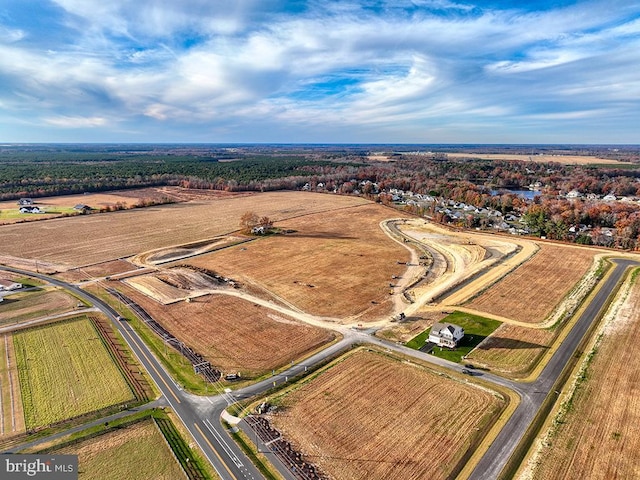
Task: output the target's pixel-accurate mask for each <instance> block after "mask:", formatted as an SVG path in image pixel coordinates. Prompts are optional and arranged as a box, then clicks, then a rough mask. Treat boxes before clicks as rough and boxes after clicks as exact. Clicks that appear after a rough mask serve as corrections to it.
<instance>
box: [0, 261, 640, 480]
mask: <svg viewBox="0 0 640 480" xmlns="http://www.w3.org/2000/svg"><path fill="white" fill-rule="evenodd" d="M614 264H615V265H614V269H613V271H612V272H611V273H610V274H609V275H608V276H607V277H606V280H605V281H604V282H603V283H602V284H601V285H599V286H598V291H597V293H596V294H595V296H594V298H593V299H592V300H591V302H590V304H589V305H587V306H586V308H585V309H584V310H583V311H582V313H581V315H580V317H579V318H578V320H577V322H576V324H575V326H574V327H573V328H572V330H571V331H570V332H569V333H568V335H567V337H566V338H565V340H564V341H563V342H562V344H561V345H560V346H559V348H558V349H557V351H556V352H555V354H554V355H553V356H552V358H551V360H550V361H549V363H548V364H547V366H546V367H545V368H544V369H543V371H542V373H541V375H540V377H539V378H538V379H537V380H536V381H535V382H532V383H519V382H515V381H512V380H509V379H505V378H502V377H499V376H496V375H492V374H490V373H486V372H483V374H482V376H483V379H484V380H486V381H489V382H492V383H494V384H497V385H502V386H505V387H507V388H510V389H513V390H514V391H516V392H517V393H518V394H519V395H520V397H521V402H520V404H519V405H518V407H517V408H516V410H515V412H514V414H513V415H512V416H511V417H510V418H509V420H508V421H507V423H506V424H505V426H504V428H503V429H502V430H501V432H500V434H499V435H498V436H497V438H496V439H495V441H494V442H493V443H492V445H491V446H490V448H489V449H488V451H487V452H486V453H485V455H484V456H483V457H482V458H481V459H480V462H479V463H478V465H477V466H476V468H475V469H474V470H473V472H472V473H471V476H470V478H472V479H474V480H476V479H483V480H484V479H495V478H497V477H498V475H499V474H500V472H501V470H502V469H503V468H504V465H505V464H506V463H507V461H508V460H509V458H510V457H511V455H512V453H513V452H514V450H515V448H516V447H517V445H518V443H519V442H520V441H521V439H522V438H523V436H524V433H525V431H526V430H527V428H528V426H529V425H530V423H531V422H532V420H533V419H534V418H535V416H536V414H537V412H538V411H539V409H540V407H541V405H542V403H543V401H544V399H545V398H546V396H547V395H548V394H549V392H550V391H551V388H552V387H553V385H554V384H555V382H556V380H557V379H558V377H559V376H560V374H561V373H562V370H563V368H564V367H565V365H566V364H567V362H568V360H569V359H570V357H571V356H572V355H573V354H574V353H575V350H576V348H577V347H578V345H579V344H580V342H581V341H582V339H583V338H584V335H585V333H586V332H587V331H588V329H589V327H590V326H591V324H592V323H593V321H594V320H595V319H597V318H599V316H600V315H601V314H602V313H603V312H602V310H603V308H604V306H605V305H606V304H607V299H608V298H609V296H610V295H611V294H612V292H613V291H614V290H615V289H616V287H617V285H618V284H619V283H620V281H621V280H622V278H623V275H624V273H625V271H626V270H627V268H629V267H631V266H637V265H639V263H638V262H635V261H633V260H629V259H621V260H620V259H618V260H616V261H615V262H614ZM2 268H3V269H5V270H8V271H12V272H15V273H19V274H22V275H29V276H35V277H38V278H41V279H42V280H44V281H46V282H49V283H51V284H54V285H58V286H60V287H63V288H66V289H69V290H71V291H73V292H74V293H75V294H76V295H78V296H80V297H82V298H84V299H86V300H87V301H89V302H90V303H93V305H94V306H95V307H97V308H98V309H100V310H101V311H102V312H104V314H105V315H107V316H108V317H109V318H110V319H111V320H112V321H113V322H114V324H115V325H116V327H117V328H118V330H119V331H120V333H121V334H122V336H123V338H124V339H125V341H126V342H127V343H128V344H129V346H130V348H131V350H132V351H133V352H134V354H135V355H136V356H137V357H138V359H139V361H140V363H141V364H142V365H143V366H144V368H145V369H146V370H147V371H148V372H149V374H150V376H151V378H152V379H153V381H154V382H155V383H156V384H157V385H158V388H159V389H160V391H161V392H162V394H163V395H164V396H165V398H166V400H167V402H168V403H169V404H170V406H171V407H172V409H173V410H174V411H175V412H176V414H177V415H178V417H179V418H180V419H181V421H182V422H183V424H184V425H185V427H186V428H187V430H188V431H189V432H190V434H191V435H192V436H193V438H194V440H195V441H196V442H197V444H198V445H199V446H200V448H201V450H202V451H203V452H204V455H205V456H206V457H207V459H208V460H209V462H211V464H212V465H213V466H214V468H215V469H216V471H217V472H218V475H219V476H220V477H221V478H222V479H225V480H226V479H231V480H242V479H255V480H258V479H262V478H263V477H262V475H261V474H260V473H259V472H258V470H257V469H256V468H255V467H254V466H253V465H252V464H251V462H250V461H249V460H248V458H247V457H246V456H245V455H244V453H243V452H242V451H241V450H240V448H239V447H238V446H237V445H236V443H235V442H234V441H233V440H232V439H231V437H230V435H229V433H228V432H227V431H226V429H225V428H223V427H222V425H221V423H220V414H221V413H222V411H223V410H224V409H225V408H226V406H227V405H228V402H227V399H228V398H229V395H219V396H215V397H196V396H194V395H191V394H188V393H186V392H184V391H183V390H182V389H181V388H180V386H179V385H177V384H176V383H175V382H174V381H173V379H172V378H171V376H170V375H169V374H168V373H167V372H166V370H165V369H164V367H163V365H162V364H161V363H160V362H159V360H158V359H157V358H156V357H155V356H154V355H153V353H152V352H151V351H150V349H149V348H148V347H147V345H146V344H145V343H144V342H143V341H142V340H141V339H140V337H139V336H138V334H137V332H135V330H134V329H132V328H131V326H130V325H129V324H128V323H127V322H123V321H118V320H116V318H117V313H116V312H115V311H114V310H113V309H112V308H111V307H110V306H108V305H107V304H105V303H104V302H102V301H101V300H100V299H99V298H97V297H95V296H93V295H91V294H89V293H87V292H85V291H84V290H82V289H80V288H79V287H77V286H75V285H72V284H68V283H66V282H62V281H60V280H57V279H54V278H51V277H48V276H46V275H41V274H35V273H33V272H26V271H22V270H17V269H12V268H8V267H0V269H2ZM343 333H344V338H343V339H342V340H340V341H339V342H336V343H335V344H333V345H330V346H329V347H327V348H326V349H324V350H322V351H321V352H319V353H317V354H315V355H313V356H312V357H310V358H308V359H306V360H305V361H304V362H302V363H299V364H294V365H291V366H290V367H289V368H288V369H286V370H285V371H282V372H280V373H279V374H278V375H275V376H273V377H270V378H268V379H265V380H262V381H260V382H257V383H255V384H253V385H249V386H247V387H244V388H242V389H239V390H237V391H235V392H233V394H232V395H233V397H234V398H235V399H244V398H250V397H253V396H256V395H260V394H263V393H264V392H266V391H267V390H268V389H270V388H272V387H273V385H274V382H275V383H276V384H281V383H283V382H287V381H290V380H291V379H292V378H293V377H296V376H299V375H301V374H304V373H305V371H306V370H307V369H308V368H312V367H314V366H316V365H318V364H320V363H322V362H325V361H327V359H329V358H331V357H333V356H336V355H338V354H339V353H341V352H343V351H345V350H347V349H348V348H350V347H351V346H352V345H354V344H358V343H360V344H374V345H377V346H379V347H382V348H385V349H388V350H393V351H396V352H398V353H402V354H404V355H409V356H413V357H416V358H419V359H421V360H423V361H427V362H431V363H434V364H437V365H439V366H441V367H445V368H448V369H451V370H455V371H458V372H459V371H460V370H461V367H460V365H458V364H454V363H451V362H448V361H446V360H442V359H439V358H437V357H434V356H433V355H426V354H424V353H422V352H419V351H415V350H411V349H408V348H406V347H404V346H401V345H397V344H395V343H391V342H388V341H385V340H382V339H378V338H376V337H373V336H371V335H370V334H368V333H366V332H361V331H357V330H349V331H344V332H343ZM280 467H282V466H280ZM281 471H282V472H283V475H284V476H285V478H288V479H289V478H293V476H292V475H291V474H290V473H288V472H287V471H286V469H285V468H281Z"/></svg>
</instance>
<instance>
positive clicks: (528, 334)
mask: <svg viewBox="0 0 640 480" xmlns="http://www.w3.org/2000/svg"><path fill="white" fill-rule="evenodd" d="M555 335H556V334H555V332H553V331H551V330H548V329H541V328H527V327H522V326H519V325H509V324H507V323H504V324H502V325H501V326H500V327H498V329H497V330H496V331H495V332H493V334H491V336H489V337H488V338H486V339H485V340H484V341H483V342H482V343H481V344H480V345H478V347H476V348H475V349H474V350H472V351H471V353H470V354H468V355H467V357H466V359H467V360H469V361H471V362H473V363H474V364H476V365H477V366H481V367H486V368H489V369H491V371H493V372H496V373H502V374H507V375H509V376H524V375H526V374H528V373H529V372H530V370H531V368H532V367H533V366H534V364H535V363H536V361H537V360H538V358H539V357H540V355H543V354H544V353H545V352H546V351H547V350H548V349H549V347H550V346H551V343H552V342H553V340H554V338H555Z"/></svg>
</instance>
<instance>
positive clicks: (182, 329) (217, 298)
mask: <svg viewBox="0 0 640 480" xmlns="http://www.w3.org/2000/svg"><path fill="white" fill-rule="evenodd" d="M122 290H123V291H124V292H125V293H126V295H127V296H129V297H131V298H132V299H133V300H134V301H135V302H137V303H138V304H139V305H141V306H142V307H143V308H144V309H145V310H146V311H147V312H149V314H150V315H151V316H152V317H153V318H154V319H155V320H156V321H158V322H159V323H160V324H162V325H163V326H164V327H165V328H166V329H167V330H169V331H170V332H171V333H172V334H173V335H175V336H176V337H177V338H179V339H180V340H182V341H183V342H184V343H185V344H186V345H188V346H189V347H191V348H192V349H194V350H195V351H196V352H198V353H200V354H201V355H204V356H205V357H206V358H207V360H209V361H210V362H211V364H212V365H214V366H215V367H218V368H219V369H221V370H223V371H238V370H239V371H241V373H242V374H243V376H247V375H251V376H253V375H258V374H260V373H264V372H266V371H269V370H271V369H274V368H278V367H280V366H282V365H284V364H286V363H288V362H290V361H292V360H294V359H296V358H299V357H301V356H303V355H304V354H305V353H307V352H310V351H312V350H315V349H316V348H318V347H319V346H320V345H322V344H324V343H327V342H329V341H331V340H333V338H334V334H333V333H332V332H331V331H329V330H325V329H321V328H317V327H313V326H310V325H306V324H303V323H300V322H297V321H295V320H293V319H291V318H288V317H285V316H284V315H281V314H277V313H275V312H273V311H271V310H269V309H266V308H263V307H260V306H258V305H255V304H253V303H252V302H248V301H245V300H242V299H240V298H236V297H229V296H226V295H212V296H208V297H200V298H197V299H194V300H192V301H191V302H189V303H186V302H180V303H174V304H171V305H162V304H160V303H158V302H155V301H153V300H151V299H149V298H148V297H146V296H144V295H142V294H140V293H139V292H136V291H135V290H133V289H131V288H123V289H122Z"/></svg>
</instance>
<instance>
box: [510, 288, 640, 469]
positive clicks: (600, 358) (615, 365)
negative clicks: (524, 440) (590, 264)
mask: <svg viewBox="0 0 640 480" xmlns="http://www.w3.org/2000/svg"><path fill="white" fill-rule="evenodd" d="M638 338H640V284H639V283H637V281H636V284H635V285H634V287H633V289H632V291H631V294H630V296H629V297H628V299H627V301H626V302H625V304H624V305H623V306H622V308H621V309H620V311H619V312H618V313H617V315H616V316H615V318H614V319H613V320H611V321H610V323H609V324H608V325H607V327H606V328H605V330H604V333H603V336H602V337H601V339H600V343H599V346H598V347H597V353H596V354H595V357H593V359H592V360H591V363H590V364H589V366H588V367H587V370H586V372H585V374H584V377H583V378H582V380H581V381H580V383H579V385H578V387H577V390H576V392H575V395H574V397H573V400H572V402H571V407H570V408H568V409H567V411H566V413H565V414H564V415H563V416H562V418H561V419H560V421H556V422H554V425H553V426H552V427H551V428H553V429H554V433H553V434H552V435H551V436H550V437H548V440H547V443H548V445H546V446H544V447H542V448H541V449H540V450H539V452H538V455H537V465H536V466H534V467H533V469H532V470H530V471H529V472H528V473H527V474H526V475H525V476H523V477H521V478H549V479H573V478H589V479H610V478H640V462H639V458H640V457H639V454H638V452H640V351H638V347H637V344H638Z"/></svg>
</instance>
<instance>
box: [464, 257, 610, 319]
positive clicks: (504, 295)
mask: <svg viewBox="0 0 640 480" xmlns="http://www.w3.org/2000/svg"><path fill="white" fill-rule="evenodd" d="M598 253H600V252H597V251H595V250H590V249H586V248H579V247H570V246H559V245H550V244H540V250H539V251H538V253H536V254H535V255H534V256H533V257H532V258H531V260H529V261H527V262H525V263H524V264H522V265H521V266H519V267H518V268H516V269H515V270H514V271H513V272H511V273H510V274H508V275H507V276H505V277H504V278H503V279H502V280H501V281H499V282H498V283H496V284H495V285H494V286H492V287H490V288H489V289H488V290H487V291H486V292H484V293H482V294H481V295H480V296H479V297H478V298H476V299H474V300H472V301H471V302H470V303H468V304H467V306H468V307H469V308H473V309H475V310H478V311H481V312H487V313H492V314H494V315H500V316H502V317H507V318H512V319H514V320H518V321H521V322H526V323H540V322H542V321H544V320H545V318H546V317H548V316H549V315H550V314H551V313H552V312H553V309H554V308H555V307H556V305H558V304H559V303H560V301H561V300H562V299H563V298H564V297H565V296H566V295H567V294H568V293H569V292H570V291H571V289H572V288H573V287H574V285H575V284H576V283H577V282H578V281H579V280H580V279H581V278H582V277H583V276H584V274H585V273H586V272H587V270H588V269H589V267H590V266H591V265H592V264H593V259H594V257H595V256H596V255H597V254H598Z"/></svg>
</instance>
